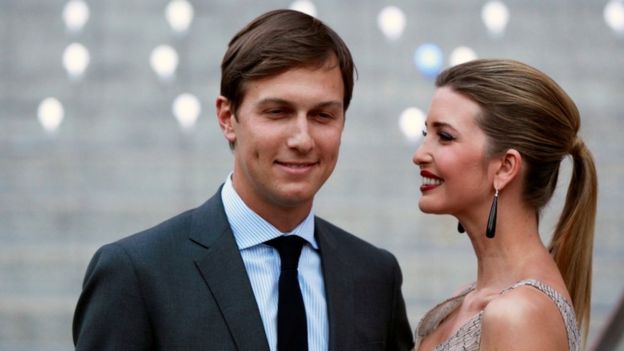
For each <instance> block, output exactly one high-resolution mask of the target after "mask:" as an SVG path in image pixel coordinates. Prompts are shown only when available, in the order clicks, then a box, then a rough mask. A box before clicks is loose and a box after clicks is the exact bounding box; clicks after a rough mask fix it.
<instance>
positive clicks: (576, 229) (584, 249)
mask: <svg viewBox="0 0 624 351" xmlns="http://www.w3.org/2000/svg"><path fill="white" fill-rule="evenodd" d="M570 153H571V155H572V158H573V161H574V166H573V169H572V179H571V180H570V185H569V187H568V194H567V196H566V200H565V205H564V208H563V211H562V213H561V216H560V217H559V222H558V223H557V227H556V229H555V232H554V234H553V238H552V241H551V243H550V251H551V253H552V255H553V258H554V259H555V262H556V263H557V266H558V267H559V270H560V271H561V274H562V276H563V279H564V280H565V283H566V287H567V288H568V292H569V293H570V296H571V297H572V303H573V305H574V309H575V311H576V316H577V319H578V322H579V327H580V328H581V330H582V331H583V333H584V335H585V336H586V335H587V330H588V326H589V316H590V303H591V282H592V254H593V243H594V224H595V221H596V203H597V196H598V182H597V176H596V168H595V165H594V160H593V157H592V155H591V153H590V152H589V150H588V149H587V147H585V144H584V143H583V141H582V140H580V139H579V138H577V139H576V140H575V142H574V144H573V146H572V148H571V151H570Z"/></svg>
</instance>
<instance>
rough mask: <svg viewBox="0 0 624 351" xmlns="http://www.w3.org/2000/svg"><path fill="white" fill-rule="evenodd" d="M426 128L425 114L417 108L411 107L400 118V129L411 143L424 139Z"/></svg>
mask: <svg viewBox="0 0 624 351" xmlns="http://www.w3.org/2000/svg"><path fill="white" fill-rule="evenodd" d="M424 126H425V114H424V113H423V112H422V111H421V110H420V109H418V108H416V107H409V108H407V109H406V110H405V111H403V113H401V116H400V117H399V128H400V129H401V132H403V135H405V137H406V138H407V139H408V140H410V141H418V140H420V138H421V137H422V131H423V128H424Z"/></svg>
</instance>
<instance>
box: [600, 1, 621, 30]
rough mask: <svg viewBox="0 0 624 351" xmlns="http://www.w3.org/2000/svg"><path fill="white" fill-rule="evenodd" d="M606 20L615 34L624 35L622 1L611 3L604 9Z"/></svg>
mask: <svg viewBox="0 0 624 351" xmlns="http://www.w3.org/2000/svg"><path fill="white" fill-rule="evenodd" d="M604 19H605V22H607V25H608V26H609V27H611V29H613V30H614V31H615V32H617V33H624V4H623V3H622V2H621V1H616V0H612V1H609V2H608V3H607V5H606V6H605V8H604Z"/></svg>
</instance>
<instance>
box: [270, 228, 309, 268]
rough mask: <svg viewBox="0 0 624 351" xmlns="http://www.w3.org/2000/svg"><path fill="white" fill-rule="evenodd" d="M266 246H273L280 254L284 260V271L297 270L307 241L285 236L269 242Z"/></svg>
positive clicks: (295, 236)
mask: <svg viewBox="0 0 624 351" xmlns="http://www.w3.org/2000/svg"><path fill="white" fill-rule="evenodd" d="M266 244H267V245H271V246H273V247H274V248H276V249H277V251H278V252H279V255H280V259H281V260H282V264H281V266H282V271H285V270H296V269H297V266H298V264H299V255H301V248H302V247H303V245H304V244H305V239H303V238H302V237H300V236H297V235H284V236H279V237H277V238H275V239H272V240H269V241H267V242H266Z"/></svg>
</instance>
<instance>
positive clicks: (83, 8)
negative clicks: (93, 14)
mask: <svg viewBox="0 0 624 351" xmlns="http://www.w3.org/2000/svg"><path fill="white" fill-rule="evenodd" d="M88 20H89V6H88V5H87V4H86V3H85V2H84V1H82V0H70V1H68V2H67V4H65V7H64V8H63V21H64V22H65V26H66V27H67V29H69V30H70V31H72V32H78V31H80V30H81V29H82V27H83V26H84V25H85V23H87V21H88Z"/></svg>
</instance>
